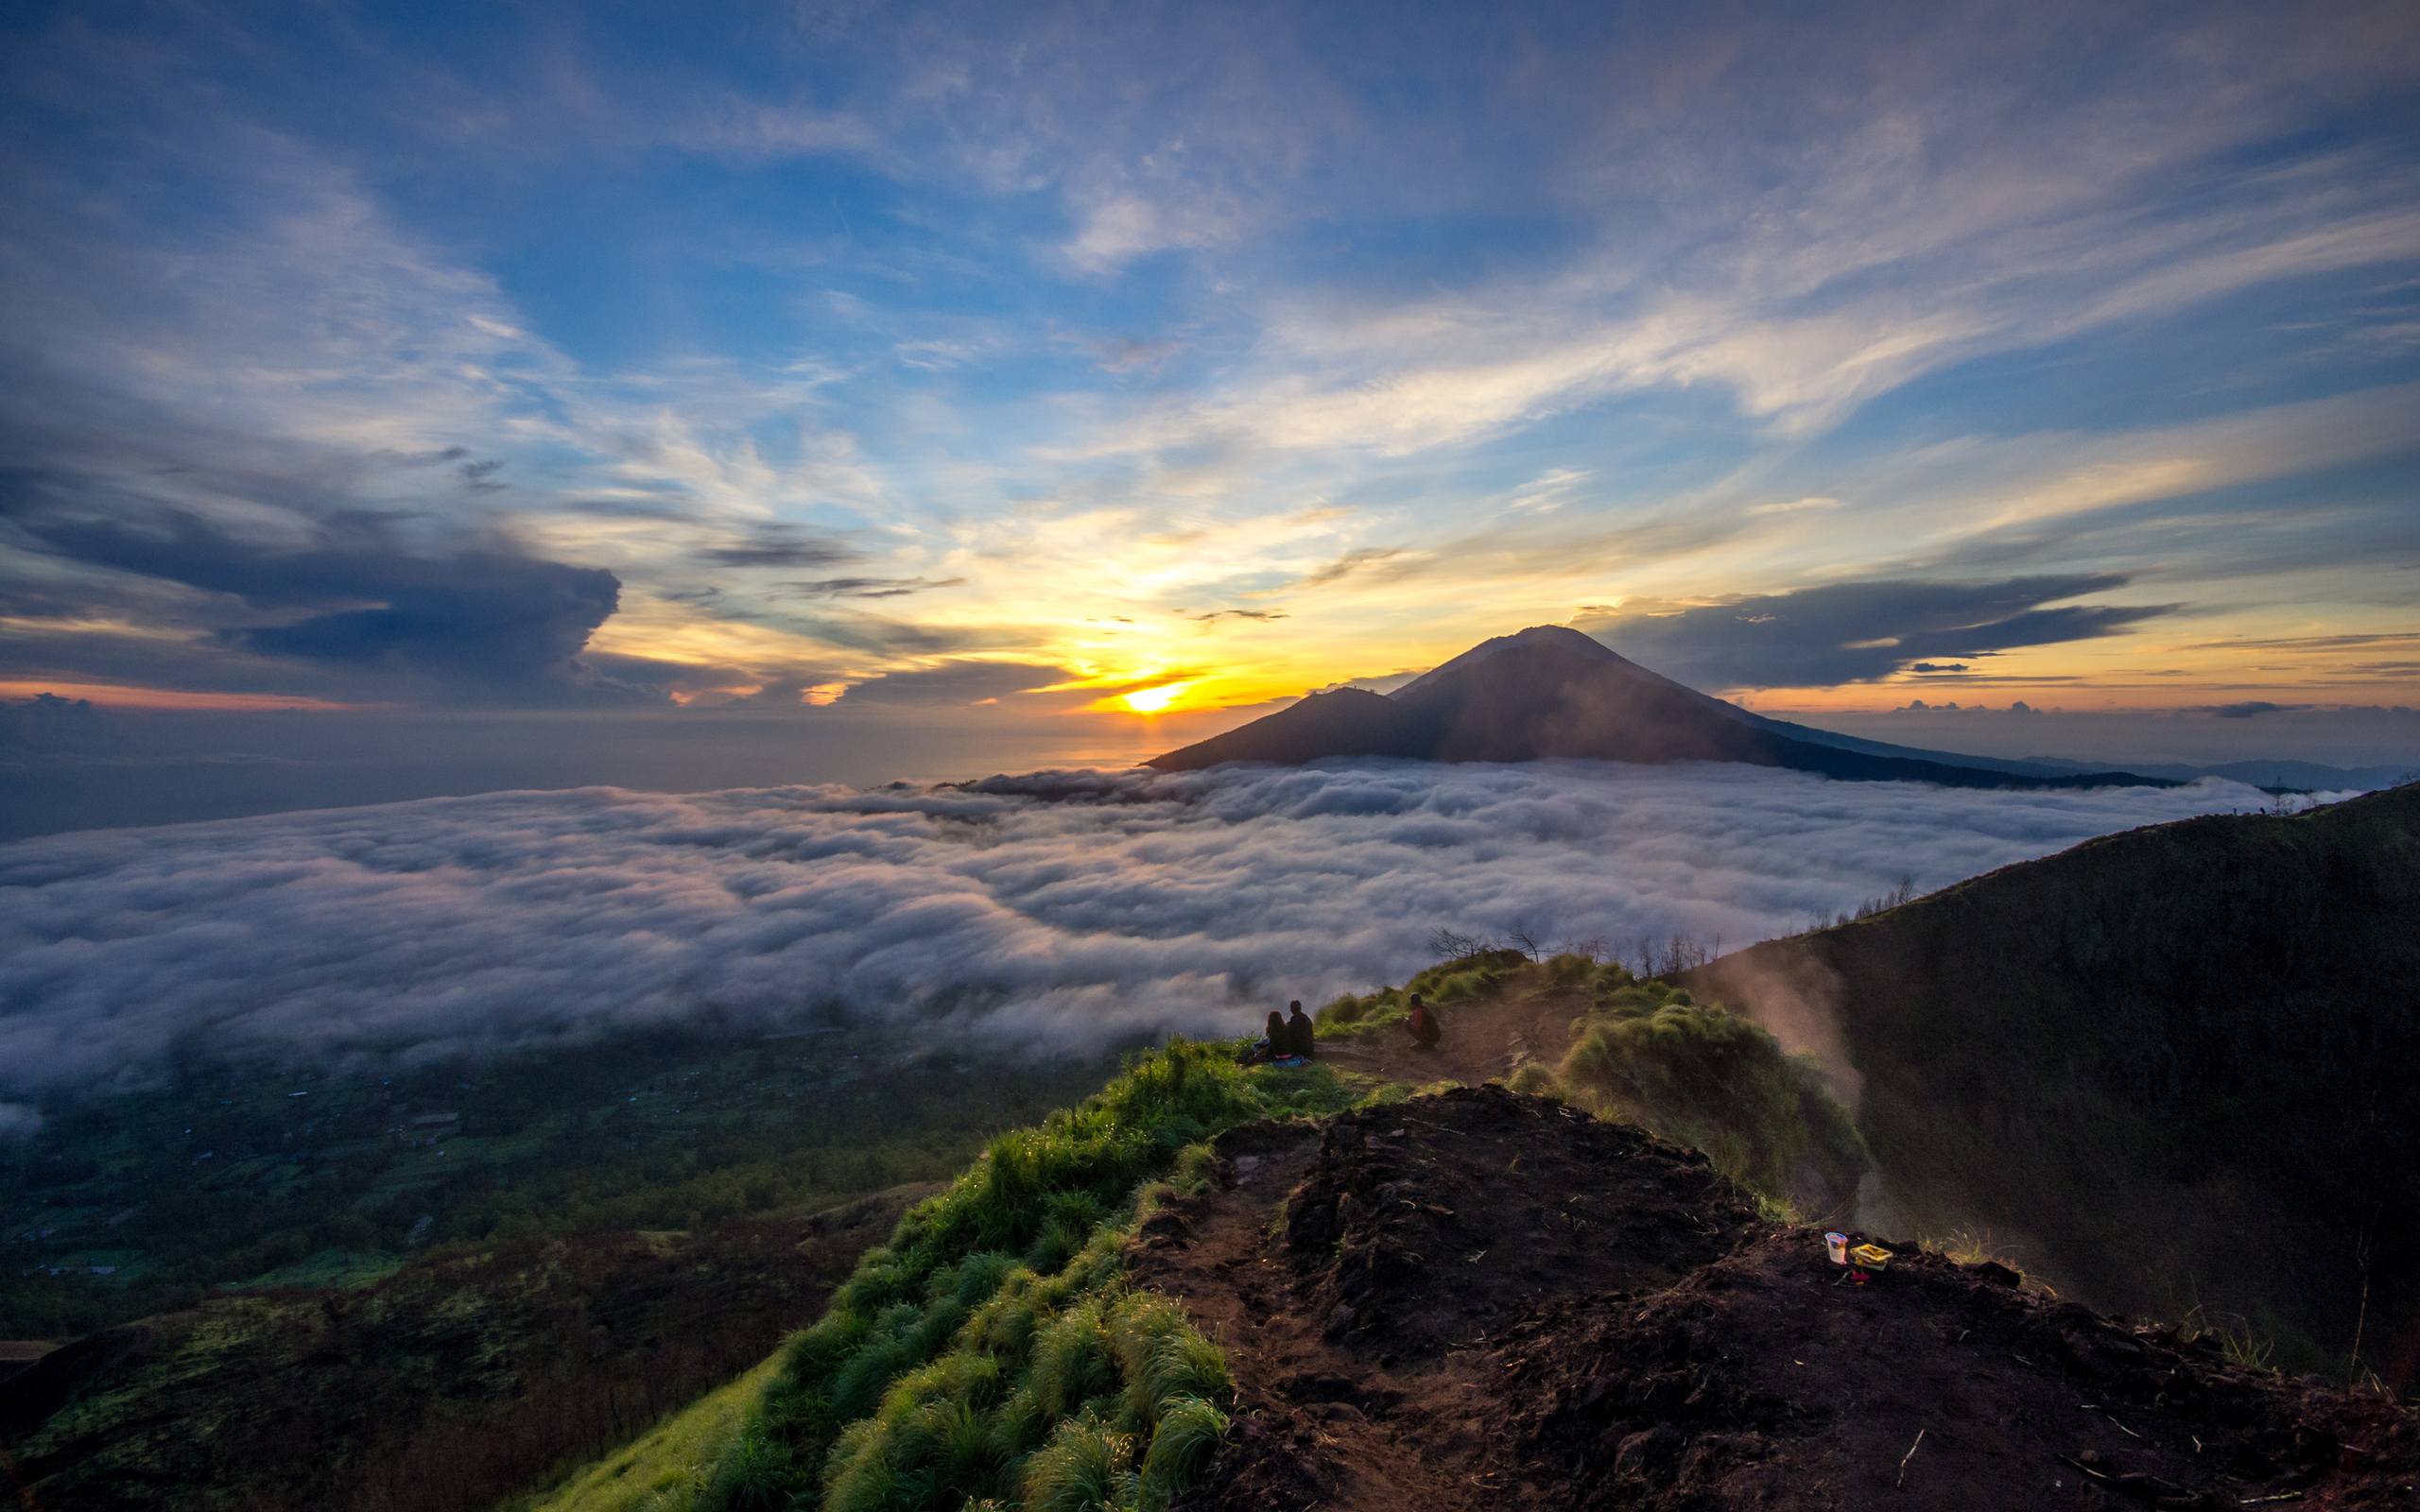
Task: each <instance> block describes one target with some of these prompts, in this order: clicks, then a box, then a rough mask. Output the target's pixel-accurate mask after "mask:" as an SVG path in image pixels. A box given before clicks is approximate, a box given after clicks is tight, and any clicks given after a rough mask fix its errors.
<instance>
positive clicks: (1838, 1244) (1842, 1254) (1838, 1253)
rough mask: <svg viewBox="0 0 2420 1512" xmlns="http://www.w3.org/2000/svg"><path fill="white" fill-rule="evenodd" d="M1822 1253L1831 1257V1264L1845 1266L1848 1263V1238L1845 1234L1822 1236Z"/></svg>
mask: <svg viewBox="0 0 2420 1512" xmlns="http://www.w3.org/2000/svg"><path fill="white" fill-rule="evenodd" d="M1824 1253H1825V1254H1827V1255H1829V1256H1831V1257H1832V1263H1833V1264H1835V1265H1845V1264H1847V1263H1849V1236H1848V1235H1846V1234H1825V1235H1824Z"/></svg>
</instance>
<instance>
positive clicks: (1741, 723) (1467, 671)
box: [1145, 625, 2175, 787]
mask: <svg viewBox="0 0 2420 1512" xmlns="http://www.w3.org/2000/svg"><path fill="white" fill-rule="evenodd" d="M1358 756H1395V757H1406V758H1409V759H1412V760H1417V761H1432V762H1529V761H1547V760H1553V759H1558V758H1561V759H1586V760H1595V761H1614V762H1637V763H1642V764H1646V765H1662V764H1665V763H1669V762H1741V763H1745V764H1747V765H1754V766H1778V767H1785V768H1788V769H1789V770H1791V771H1800V772H1815V773H1818V774H1820V775H1822V776H1824V777H1832V778H1841V779H1845V780H1849V781H1855V782H1933V783H1937V784H1939V785H1942V786H1945V787H2108V786H2113V785H2120V784H2122V785H2128V786H2147V787H2168V786H2173V785H2175V784H2174V783H2173V782H2169V781H2167V780H2165V779H2159V778H2151V777H2142V776H2138V775H2136V774H2134V773H2131V772H2114V771H2113V772H2076V771H2061V770H2055V769H2053V768H2050V767H2047V766H2041V765H2033V764H2030V763H2024V762H2003V761H1995V760H1991V759H1989V758H1984V757H1971V756H1958V755H1950V754H1947V753H1945V752H1941V751H1928V750H1919V749H1914V748H1912V747H1901V746H1889V745H1884V744H1882V743H1880V742H1876V741H1864V740H1856V739H1853V738H1851V737H1849V736H1844V735H1835V734H1832V733H1830V732H1828V731H1825V730H1811V729H1808V728H1807V727H1806V726H1804V725H1793V724H1789V723H1786V722H1784V721H1781V720H1776V719H1767V718H1764V717H1763V716H1761V715H1758V714H1755V713H1750V712H1749V711H1747V710H1745V709H1742V708H1740V707H1739V706H1738V705H1737V704H1733V703H1726V702H1725V701H1723V700H1722V699H1720V698H1716V697H1712V696H1708V695H1706V694H1703V693H1700V692H1698V691H1697V690H1696V689H1694V688H1689V687H1685V686H1683V685H1682V684H1680V683H1677V682H1674V681H1673V680H1672V679H1669V678H1666V677H1662V676H1659V675H1657V674H1656V673H1653V672H1651V671H1649V670H1648V669H1647V668H1645V667H1643V666H1640V665H1639V664H1638V663H1637V662H1633V661H1631V660H1629V659H1628V658H1627V657H1624V656H1622V655H1620V654H1619V653H1618V652H1616V651H1614V650H1613V649H1612V648H1610V647H1608V646H1606V645H1605V644H1602V643H1601V642H1599V641H1597V640H1595V639H1593V638H1592V637H1590V636H1586V635H1582V633H1581V632H1580V631H1578V630H1575V629H1570V628H1567V627H1564V626H1559V625H1537V626H1532V627H1530V628H1528V629H1526V630H1521V631H1519V632H1517V633H1515V634H1512V635H1499V636H1497V637H1495V639H1494V640H1490V641H1483V642H1481V643H1479V644H1478V645H1475V646H1473V647H1471V648H1470V649H1469V650H1467V651H1465V652H1463V653H1462V654H1461V655H1460V656H1458V657H1456V658H1454V659H1453V660H1452V661H1450V662H1445V663H1444V664H1443V665H1442V666H1439V667H1436V668H1434V669H1433V670H1431V671H1429V672H1427V673H1425V674H1423V675H1422V676H1421V677H1418V678H1415V679H1412V680H1411V681H1409V682H1408V683H1406V684H1404V685H1403V686H1402V687H1400V688H1397V689H1396V690H1395V691H1394V692H1392V693H1391V694H1376V693H1372V692H1370V691H1368V690H1367V689H1362V688H1338V689H1335V690H1333V691H1331V692H1326V693H1315V694H1312V695H1311V696H1308V697H1306V698H1304V699H1303V700H1302V701H1300V702H1298V703H1295V704H1291V705H1289V706H1288V707H1287V708H1284V709H1281V710H1279V711H1278V712H1277V713H1273V714H1269V715H1267V716H1265V717H1263V718H1259V719H1255V720H1253V722H1252V723H1250V724H1248V725H1243V726H1240V727H1238V728H1237V729H1235V730H1228V731H1227V732H1226V733H1224V734H1221V735H1214V736H1212V737H1211V738H1209V739H1208V740H1204V741H1201V742H1198V743H1197V744H1194V745H1191V746H1186V747H1183V748H1182V749H1179V750H1172V751H1168V752H1166V753H1165V754H1162V755H1159V756H1154V757H1152V758H1151V759H1150V762H1148V763H1146V764H1145V765H1150V766H1155V767H1158V768H1159V769H1160V770H1162V771H1193V770H1197V769H1199V768H1201V767H1204V766H1216V765H1220V764H1222V763H1227V762H1265V763H1271V764H1273V765H1301V764H1303V763H1305V762H1313V761H1320V760H1323V759H1328V758H1334V757H1358Z"/></svg>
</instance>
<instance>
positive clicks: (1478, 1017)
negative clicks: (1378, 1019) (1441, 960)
mask: <svg viewBox="0 0 2420 1512" xmlns="http://www.w3.org/2000/svg"><path fill="white" fill-rule="evenodd" d="M1588 1006H1589V994H1588V990H1587V989H1586V988H1581V987H1561V988H1558V987H1550V986H1547V984H1546V982H1545V980H1544V974H1543V973H1542V972H1540V971H1536V970H1535V969H1531V970H1529V971H1524V972H1522V973H1521V974H1520V975H1519V976H1518V977H1517V978H1515V979H1513V981H1510V982H1508V983H1507V984H1506V985H1505V987H1504V988H1503V990H1502V991H1501V992H1499V993H1498V994H1497V995H1496V996H1494V997H1489V998H1482V999H1479V1000H1478V1001H1475V1002H1469V1003H1460V1004H1456V1005H1454V1006H1452V1007H1450V1008H1441V1009H1439V1010H1438V1017H1439V1019H1440V1020H1441V1021H1442V1022H1443V1024H1444V1026H1445V1033H1444V1038H1443V1042H1441V1043H1440V1044H1439V1045H1438V1046H1437V1048H1436V1049H1434V1050H1423V1049H1421V1048H1420V1047H1419V1046H1418V1045H1416V1044H1414V1043H1412V1040H1411V1036H1410V1034H1409V1032H1408V1031H1406V1030H1405V1029H1404V1027H1403V1026H1402V1025H1401V1024H1397V1023H1391V1024H1385V1025H1382V1026H1380V1027H1378V1028H1375V1029H1371V1030H1368V1031H1366V1032H1364V1033H1360V1034H1349V1035H1322V1037H1321V1039H1320V1041H1319V1053H1320V1058H1321V1059H1322V1060H1323V1061H1326V1062H1329V1063H1330V1064H1333V1065H1335V1066H1337V1067H1338V1068H1339V1069H1340V1070H1345V1071H1357V1072H1367V1073H1369V1074H1372V1075H1374V1076H1377V1077H1380V1078H1381V1079H1383V1080H1386V1081H1401V1082H1409V1083H1411V1084H1412V1085H1414V1086H1426V1084H1428V1083H1430V1082H1437V1081H1450V1082H1461V1083H1464V1084H1466V1085H1470V1086H1477V1085H1478V1083H1480V1082H1484V1081H1494V1080H1496V1079H1498V1078H1500V1077H1504V1076H1508V1075H1511V1074H1513V1072H1515V1071H1517V1070H1519V1069H1520V1068H1521V1067H1522V1066H1524V1065H1527V1064H1530V1063H1532V1062H1534V1063H1536V1064H1538V1065H1542V1066H1544V1067H1546V1068H1547V1070H1549V1071H1551V1070H1553V1069H1554V1068H1555V1067H1557V1066H1559V1065H1561V1064H1562V1063H1563V1057H1564V1052H1566V1051H1568V1050H1569V1049H1570V1048H1571V1021H1572V1020H1573V1019H1575V1018H1578V1017H1579V1016H1580V1015H1581V1014H1583V1013H1585V1012H1587V1011H1588Z"/></svg>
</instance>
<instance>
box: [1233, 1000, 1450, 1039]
mask: <svg viewBox="0 0 2420 1512" xmlns="http://www.w3.org/2000/svg"><path fill="white" fill-rule="evenodd" d="M1272 1017H1273V1015H1272ZM1403 1026H1404V1028H1405V1029H1407V1030H1409V1032H1410V1034H1411V1042H1412V1043H1413V1044H1416V1045H1418V1046H1419V1047H1420V1048H1421V1049H1423V1050H1434V1049H1436V1048H1437V1041H1438V1040H1443V1038H1444V1037H1445V1026H1444V1025H1443V1024H1442V1023H1440V1022H1437V1010H1436V1009H1434V1008H1432V1007H1430V1006H1429V1005H1427V1004H1426V1003H1423V1002H1421V1001H1420V994H1419V993H1417V992H1414V993H1413V994H1412V995H1411V1017H1410V1018H1409V1019H1406V1020H1405V1021H1404V1023H1403Z"/></svg>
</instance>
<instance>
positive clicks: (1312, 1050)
mask: <svg viewBox="0 0 2420 1512" xmlns="http://www.w3.org/2000/svg"><path fill="white" fill-rule="evenodd" d="M1286 1027H1287V1028H1288V1030H1289V1031H1291V1035H1290V1039H1289V1040H1288V1043H1289V1044H1290V1045H1291V1046H1292V1047H1293V1052H1294V1054H1296V1055H1298V1056H1300V1057H1303V1058H1304V1059H1305V1060H1315V1059H1317V1058H1318V1057H1319V1053H1320V1052H1319V1030H1318V1028H1317V1027H1316V1026H1315V1025H1313V1024H1312V1022H1311V1016H1310V1015H1309V1014H1307V1013H1305V1012H1304V1011H1303V1000H1302V999H1301V998H1296V999H1295V1000H1294V1001H1293V1002H1291V1003H1288V1004H1287V1005H1286Z"/></svg>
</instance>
